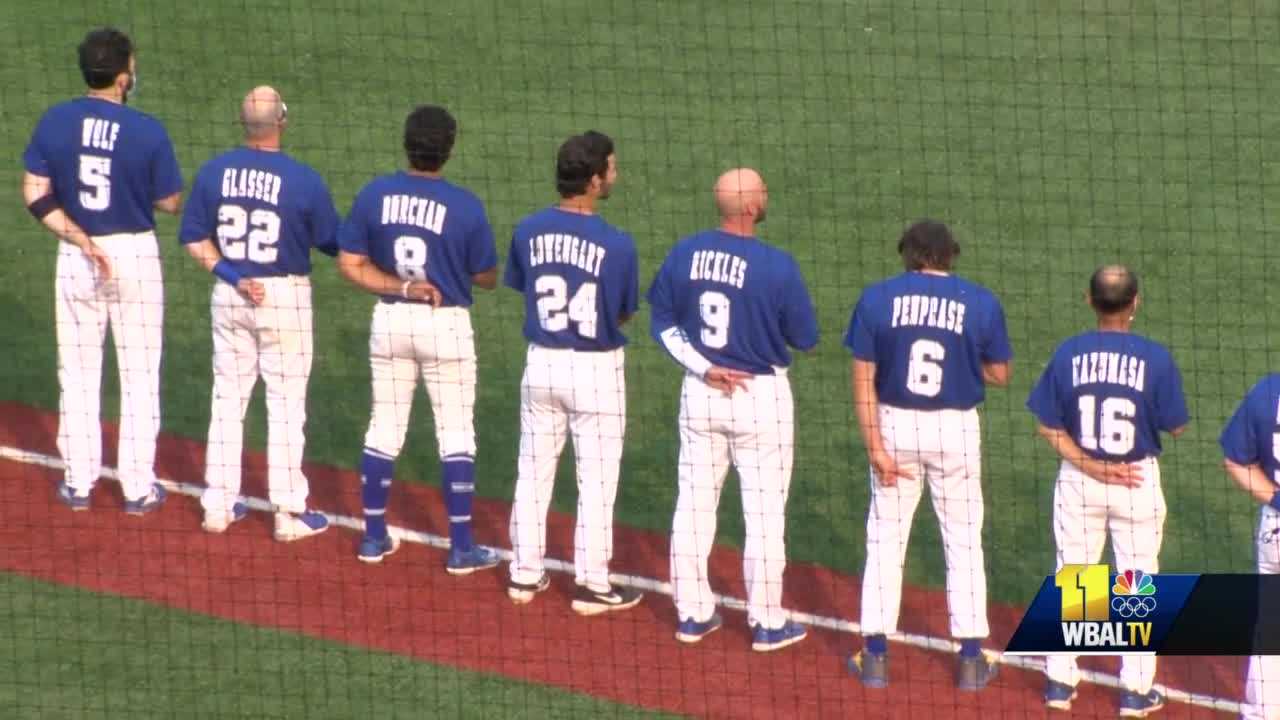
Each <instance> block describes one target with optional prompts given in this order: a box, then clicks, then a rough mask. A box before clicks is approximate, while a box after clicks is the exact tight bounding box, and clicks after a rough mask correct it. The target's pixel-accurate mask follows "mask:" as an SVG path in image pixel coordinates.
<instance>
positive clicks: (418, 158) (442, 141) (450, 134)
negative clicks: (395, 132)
mask: <svg viewBox="0 0 1280 720" xmlns="http://www.w3.org/2000/svg"><path fill="white" fill-rule="evenodd" d="M457 137H458V121H457V120H454V119H453V116H452V115H450V114H449V111H448V110H445V109H444V108H442V107H440V106H439V105H419V106H418V107H416V108H414V110H413V112H411V113H409V117H408V118H407V119H406V120H405V121H404V152H405V155H406V156H407V157H408V158H409V167H411V168H413V169H414V170H421V171H424V172H436V171H437V170H439V169H440V168H442V167H444V164H445V162H447V161H448V160H449V154H450V153H452V152H453V141H454V140H456V139H457Z"/></svg>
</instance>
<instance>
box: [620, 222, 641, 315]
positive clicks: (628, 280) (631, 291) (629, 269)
mask: <svg viewBox="0 0 1280 720" xmlns="http://www.w3.org/2000/svg"><path fill="white" fill-rule="evenodd" d="M626 239H627V265H626V267H625V268H624V271H623V276H622V278H621V280H622V282H623V283H624V287H625V288H626V290H625V291H624V292H623V294H622V307H621V308H620V312H621V313H622V314H623V315H628V316H629V315H634V314H635V313H636V311H637V310H639V309H640V259H639V257H637V256H636V246H635V243H634V242H633V241H632V240H631V237H630V236H626Z"/></svg>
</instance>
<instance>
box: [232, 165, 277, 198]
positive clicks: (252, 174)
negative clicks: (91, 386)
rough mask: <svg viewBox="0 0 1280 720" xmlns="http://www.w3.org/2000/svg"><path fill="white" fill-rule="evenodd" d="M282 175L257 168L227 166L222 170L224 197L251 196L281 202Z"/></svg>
mask: <svg viewBox="0 0 1280 720" xmlns="http://www.w3.org/2000/svg"><path fill="white" fill-rule="evenodd" d="M280 186H281V182H280V176H279V175H276V174H275V173H269V172H267V171H266V170H258V169H256V168H230V167H229V168H226V169H224V170H223V171H222V197H224V198H249V199H251V200H261V201H262V202H265V203H270V204H272V205H277V206H278V205H279V204H280Z"/></svg>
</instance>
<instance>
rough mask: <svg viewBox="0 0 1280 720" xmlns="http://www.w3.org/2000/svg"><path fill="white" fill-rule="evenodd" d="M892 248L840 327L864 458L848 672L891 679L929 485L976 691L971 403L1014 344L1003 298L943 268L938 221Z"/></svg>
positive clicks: (977, 560)
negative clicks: (856, 611) (880, 275)
mask: <svg viewBox="0 0 1280 720" xmlns="http://www.w3.org/2000/svg"><path fill="white" fill-rule="evenodd" d="M898 253H899V254H900V255H901V256H902V260H903V265H904V266H905V267H906V272H905V273H903V274H901V275H897V276H895V277H892V278H889V279H888V280H884V281H882V282H879V283H877V284H875V285H872V286H870V287H868V288H866V289H865V290H864V291H863V293H862V297H861V298H859V299H858V304H857V306H856V307H855V308H854V311H853V318H852V319H851V321H850V323H849V331H848V333H847V334H846V335H845V346H846V347H848V348H849V349H850V350H851V351H852V353H853V368H852V374H853V402H854V410H855V411H856V413H857V416H858V426H859V427H860V428H861V430H862V440H863V442H864V443H865V444H866V448H867V457H868V459H869V460H870V462H871V506H870V508H869V511H868V514H867V566H866V571H865V572H864V573H863V577H862V632H863V634H864V636H865V646H864V647H863V649H862V651H861V652H859V653H857V654H856V655H854V656H852V657H851V658H850V659H849V669H850V671H851V672H853V673H854V674H855V675H857V676H858V677H859V678H860V679H861V680H862V682H863V683H864V684H865V685H867V686H868V687H884V686H885V685H887V684H888V682H889V674H888V643H887V637H886V636H887V635H889V634H892V633H895V632H897V630H898V612H899V609H900V605H901V602H902V568H903V564H904V562H905V561H906V554H907V541H908V539H909V538H910V535H911V522H912V520H913V518H914V516H915V511H916V507H917V506H918V505H919V504H920V496H921V494H922V493H923V492H924V487H925V484H926V483H927V484H928V486H929V494H930V496H931V498H932V500H933V509H934V512H935V513H936V514H937V516H938V525H939V527H940V528H941V530H942V547H943V552H944V553H945V555H946V560H947V605H948V606H949V609H950V612H951V635H952V637H954V638H956V639H957V640H959V641H960V658H959V663H958V671H957V676H956V685H957V687H959V688H961V689H963V690H980V689H982V688H983V687H986V685H987V683H988V682H989V681H990V679H991V677H992V676H993V675H994V674H995V669H996V665H995V663H994V661H993V658H991V657H989V656H988V655H987V654H986V653H984V652H982V649H981V643H982V639H983V638H985V637H987V635H988V627H987V576H986V569H985V568H984V567H983V552H982V516H983V502H982V483H981V479H982V456H981V439H980V425H979V420H978V411H977V406H978V405H979V404H980V403H981V402H982V400H983V398H984V396H985V388H986V386H987V385H998V386H1004V385H1006V384H1008V382H1009V361H1010V359H1011V358H1012V356H1013V353H1012V351H1011V349H1010V347H1009V336H1008V333H1007V331H1006V329H1005V319H1004V310H1003V308H1001V306H1000V301H999V300H997V299H996V297H995V295H993V294H992V293H991V292H990V291H989V290H987V289H986V288H984V287H981V286H979V285H976V284H974V283H971V282H969V281H967V280H964V279H963V278H960V277H957V276H955V275H953V274H951V268H952V265H953V264H954V261H955V258H956V256H957V255H959V253H960V246H959V244H958V243H957V242H956V241H955V238H954V237H953V236H952V234H951V231H950V230H949V229H948V228H947V226H946V225H944V224H942V223H939V222H934V221H930V220H925V221H921V222H918V223H915V224H914V225H912V226H911V227H909V228H907V230H906V232H905V233H904V234H903V235H902V238H901V239H900V240H899V242H898Z"/></svg>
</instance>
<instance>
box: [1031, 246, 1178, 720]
mask: <svg viewBox="0 0 1280 720" xmlns="http://www.w3.org/2000/svg"><path fill="white" fill-rule="evenodd" d="M1089 304H1090V305H1091V306H1092V307H1093V310H1094V312H1095V313H1096V314H1097V316H1098V329H1097V330H1096V331H1091V332H1086V333H1083V334H1081V335H1077V336H1075V337H1073V338H1070V339H1069V340H1067V341H1066V342H1064V343H1062V345H1060V346H1059V347H1058V349H1057V350H1056V351H1055V352H1054V354H1053V358H1052V359H1051V360H1050V361H1049V365H1048V367H1046V368H1045V370H1044V373H1043V374H1042V375H1041V376H1040V380H1039V381H1038V382H1037V383H1036V385H1035V387H1034V388H1033V389H1032V391H1031V395H1030V397H1029V398H1028V399H1027V408H1028V409H1030V410H1031V412H1032V413H1034V414H1035V416H1036V420H1037V421H1038V430H1039V432H1040V435H1041V436H1043V437H1044V438H1045V439H1046V440H1047V441H1048V442H1049V444H1050V445H1051V446H1052V447H1053V449H1054V450H1055V451H1056V452H1057V453H1058V455H1059V456H1061V457H1062V465H1061V468H1060V469H1059V471H1058V480H1057V483H1056V485H1055V486H1054V492H1053V535H1054V541H1055V543H1056V545H1057V550H1058V569H1059V570H1061V569H1062V566H1064V565H1091V564H1094V563H1097V562H1098V561H1099V560H1101V559H1102V548H1103V546H1104V545H1105V544H1106V541H1107V536H1108V535H1110V537H1111V550H1112V553H1113V554H1114V555H1115V565H1116V569H1117V571H1123V570H1129V569H1135V570H1142V571H1144V572H1147V573H1156V572H1159V570H1160V567H1159V554H1160V544H1161V541H1162V540H1163V538H1164V518H1165V503H1164V494H1163V492H1162V491H1161V489H1160V465H1159V463H1158V462H1157V461H1156V458H1157V457H1158V456H1159V455H1160V450H1161V447H1160V433H1161V432H1167V433H1170V434H1172V435H1174V436H1177V435H1180V434H1182V432H1183V431H1184V430H1185V429H1186V426H1187V422H1188V420H1189V418H1188V415H1187V403H1186V399H1185V398H1184V397H1183V394H1182V376H1181V375H1180V374H1179V372H1178V366H1177V365H1176V364H1174V362H1173V357H1172V356H1171V355H1170V354H1169V351H1168V350H1166V349H1165V348H1164V347H1162V346H1161V345H1160V344H1158V343H1156V342H1153V341H1151V340H1148V339H1146V338H1144V337H1142V336H1140V335H1135V334H1134V333H1132V332H1131V331H1130V326H1131V325H1132V324H1133V318H1134V313H1135V312H1137V308H1138V278H1137V276H1136V275H1134V274H1133V273H1132V272H1131V271H1130V270H1129V269H1128V268H1125V267H1122V266H1106V267H1102V268H1099V269H1098V270H1097V271H1096V272H1095V273H1094V274H1093V277H1092V278H1091V279H1090V281H1089ZM1045 671H1046V674H1047V675H1048V684H1047V686H1046V689H1045V705H1047V706H1048V707H1050V708H1053V709H1057V710H1069V709H1070V708H1071V701H1072V699H1074V698H1075V694H1076V685H1077V683H1079V682H1080V671H1079V669H1078V668H1077V666H1076V659H1075V657H1074V656H1070V655H1054V656H1052V657H1050V658H1048V660H1047V663H1046V668H1045ZM1155 675H1156V659H1155V657H1154V656H1150V655H1146V656H1140V655H1130V656H1127V657H1125V658H1124V660H1123V664H1122V665H1121V670H1120V682H1121V684H1122V685H1123V686H1124V687H1123V692H1122V694H1121V698H1120V715H1121V716H1122V717H1146V716H1147V715H1149V714H1150V713H1152V712H1155V711H1156V710H1159V709H1160V708H1161V707H1163V705H1164V697H1163V696H1161V694H1160V693H1159V692H1157V691H1156V690H1154V689H1152V683H1153V682H1154V681H1155Z"/></svg>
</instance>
